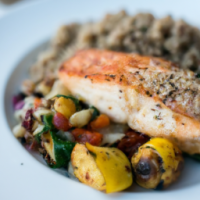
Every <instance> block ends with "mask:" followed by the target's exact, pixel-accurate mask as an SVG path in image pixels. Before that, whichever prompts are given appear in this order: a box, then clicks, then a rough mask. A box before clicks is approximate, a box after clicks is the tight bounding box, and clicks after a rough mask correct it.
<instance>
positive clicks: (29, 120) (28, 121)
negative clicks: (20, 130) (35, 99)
mask: <svg viewBox="0 0 200 200" xmlns="http://www.w3.org/2000/svg"><path fill="white" fill-rule="evenodd" d="M32 125H33V110H32V109H29V110H27V112H26V115H25V119H24V121H23V122H22V126H23V127H24V128H25V129H26V130H27V131H31V130H32Z"/></svg>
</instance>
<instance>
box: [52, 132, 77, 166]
mask: <svg viewBox="0 0 200 200" xmlns="http://www.w3.org/2000/svg"><path fill="white" fill-rule="evenodd" d="M50 134H51V137H52V139H53V144H54V154H55V159H56V164H50V167H52V168H60V167H67V165H68V163H69V161H70V159H71V153H72V150H73V148H74V146H75V144H76V143H74V142H70V141H64V140H61V139H60V138H59V137H58V136H57V135H56V132H54V131H50Z"/></svg>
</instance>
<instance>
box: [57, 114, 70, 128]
mask: <svg viewBox="0 0 200 200" xmlns="http://www.w3.org/2000/svg"><path fill="white" fill-rule="evenodd" d="M53 125H54V126H55V127H56V128H57V129H58V130H62V131H67V130H69V129H70V128H71V125H70V123H69V120H68V119H67V118H65V117H64V115H62V114H61V113H59V112H57V113H56V114H55V115H54V117H53Z"/></svg>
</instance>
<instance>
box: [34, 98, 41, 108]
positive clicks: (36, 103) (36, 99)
mask: <svg viewBox="0 0 200 200" xmlns="http://www.w3.org/2000/svg"><path fill="white" fill-rule="evenodd" d="M41 104H42V99H41V98H35V99H34V108H35V109H37V108H38V107H39V106H40V105H41Z"/></svg>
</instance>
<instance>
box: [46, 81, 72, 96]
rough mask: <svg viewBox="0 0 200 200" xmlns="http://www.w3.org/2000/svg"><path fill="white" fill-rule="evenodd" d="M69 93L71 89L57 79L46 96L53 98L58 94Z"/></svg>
mask: <svg viewBox="0 0 200 200" xmlns="http://www.w3.org/2000/svg"><path fill="white" fill-rule="evenodd" d="M58 94H60V95H69V91H68V89H67V88H66V87H65V86H64V85H63V84H62V82H61V81H60V80H57V81H55V82H54V85H53V87H52V89H51V92H50V93H48V94H47V95H46V96H45V98H46V99H51V98H53V97H55V96H56V95H58Z"/></svg>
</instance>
